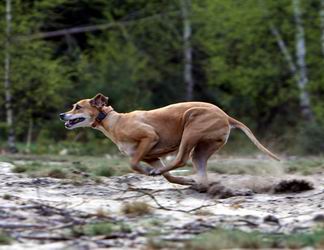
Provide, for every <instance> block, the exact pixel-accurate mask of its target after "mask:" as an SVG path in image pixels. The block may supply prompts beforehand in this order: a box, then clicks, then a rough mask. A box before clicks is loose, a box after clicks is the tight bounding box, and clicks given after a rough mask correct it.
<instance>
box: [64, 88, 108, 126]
mask: <svg viewBox="0 0 324 250" xmlns="http://www.w3.org/2000/svg"><path fill="white" fill-rule="evenodd" d="M107 104H108V97H106V96H104V95H103V94H97V95H96V96H95V97H93V98H92V99H83V100H80V101H78V102H77V103H75V104H73V107H72V109H71V110H70V111H68V112H65V113H61V114H60V118H61V120H62V121H65V127H66V128H67V129H74V128H79V127H91V124H92V123H93V122H94V121H95V119H96V117H97V115H98V114H99V112H100V110H101V109H102V108H103V107H105V106H107Z"/></svg>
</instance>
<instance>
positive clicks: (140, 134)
mask: <svg viewBox="0 0 324 250" xmlns="http://www.w3.org/2000/svg"><path fill="white" fill-rule="evenodd" d="M60 118H61V119H62V120H64V121H66V122H65V127H66V128H68V129H74V128H77V127H93V128H95V129H98V130H100V131H101V132H103V133H104V134H105V135H106V136H107V137H109V138H110V139H111V140H112V141H113V142H114V143H115V144H116V145H117V146H118V148H119V150H120V151H122V152H124V153H125V154H126V155H128V156H130V157H131V161H130V165H131V167H132V169H133V170H135V171H137V172H139V173H142V174H145V175H163V176H164V177H165V178H166V179H167V180H168V181H170V182H172V183H178V184H182V185H194V184H197V187H198V188H199V189H200V190H204V189H206V188H207V187H208V180H207V171H206V164H207V161H208V159H209V157H210V156H211V155H212V154H213V153H215V152H216V151H217V150H219V149H220V148H221V147H222V146H223V145H224V144H225V143H226V142H227V139H228V137H229V134H230V130H231V128H239V129H241V130H242V131H243V132H244V133H245V134H246V135H247V136H248V137H249V138H250V140H251V141H252V142H253V143H254V144H255V145H256V146H257V147H258V148H259V149H260V150H261V151H262V152H264V153H266V154H267V155H269V156H270V157H272V158H274V159H277V160H279V158H278V157H277V156H275V155H274V154H273V153H271V152H270V151H269V150H268V149H266V148H265V147H264V146H263V145H262V144H261V143H260V142H259V141H258V140H257V139H256V138H255V136H254V135H253V133H252V132H251V131H250V129H249V128H248V127H246V126H245V125H244V124H243V123H241V122H239V121H237V120H235V119H233V118H231V117H229V116H228V115H227V114H225V112H223V111H222V110H221V109H220V108H218V107H217V106H215V105H212V104H209V103H204V102H184V103H177V104H172V105H169V106H166V107H163V108H159V109H154V110H150V111H133V112H130V113H125V114H121V113H117V112H116V111H114V110H113V108H112V107H111V106H108V98H107V97H105V96H104V95H102V94H97V95H96V96H95V97H94V98H92V99H84V100H81V101H78V102H77V103H76V104H74V105H73V109H72V110H70V111H68V112H66V113H62V114H60ZM173 152H176V153H177V155H176V157H175V159H174V160H173V162H172V163H171V164H169V165H168V166H165V165H164V164H163V162H162V161H161V159H160V158H161V157H163V156H166V155H168V154H170V153H173ZM189 157H191V159H192V162H193V165H194V167H195V168H196V170H197V183H196V182H195V181H194V180H193V179H191V178H185V177H179V176H172V175H170V173H169V171H170V170H174V169H176V168H179V167H182V166H184V165H185V164H186V162H187V160H188V159H189ZM141 161H143V162H146V163H147V164H149V165H150V166H152V167H153V168H150V167H146V166H142V165H141V164H140V162H141Z"/></svg>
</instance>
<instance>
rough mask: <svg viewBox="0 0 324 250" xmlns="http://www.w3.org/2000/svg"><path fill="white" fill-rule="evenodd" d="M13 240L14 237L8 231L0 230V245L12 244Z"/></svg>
mask: <svg viewBox="0 0 324 250" xmlns="http://www.w3.org/2000/svg"><path fill="white" fill-rule="evenodd" d="M11 241H12V238H11V237H10V236H9V235H8V234H7V233H5V232H4V231H2V230H0V245H10V243H11Z"/></svg>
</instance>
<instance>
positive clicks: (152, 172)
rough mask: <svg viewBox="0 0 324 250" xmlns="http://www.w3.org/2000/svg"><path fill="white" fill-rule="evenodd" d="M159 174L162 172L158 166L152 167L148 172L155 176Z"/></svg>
mask: <svg viewBox="0 0 324 250" xmlns="http://www.w3.org/2000/svg"><path fill="white" fill-rule="evenodd" d="M161 174H162V172H161V170H160V169H158V168H154V169H152V170H151V171H150V173H149V175H150V176H157V175H161Z"/></svg>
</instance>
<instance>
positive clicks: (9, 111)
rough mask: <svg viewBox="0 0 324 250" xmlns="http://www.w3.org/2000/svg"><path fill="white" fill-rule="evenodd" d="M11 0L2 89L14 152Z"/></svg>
mask: <svg viewBox="0 0 324 250" xmlns="http://www.w3.org/2000/svg"><path fill="white" fill-rule="evenodd" d="M11 18H12V17H11V0H6V41H5V61H4V64H5V65H4V67H5V68H4V71H5V72H4V73H5V75H4V89H5V108H6V116H7V128H8V148H9V151H10V152H16V151H17V149H16V144H15V131H14V127H13V111H12V96H11V82H10V38H11Z"/></svg>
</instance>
